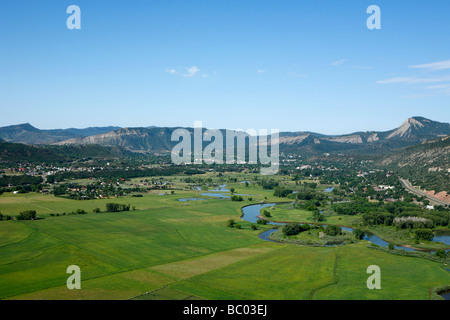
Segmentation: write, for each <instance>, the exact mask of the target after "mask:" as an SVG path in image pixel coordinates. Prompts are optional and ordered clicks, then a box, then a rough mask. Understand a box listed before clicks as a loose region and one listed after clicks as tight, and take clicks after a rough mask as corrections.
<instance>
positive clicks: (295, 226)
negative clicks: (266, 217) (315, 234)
mask: <svg viewBox="0 0 450 320" xmlns="http://www.w3.org/2000/svg"><path fill="white" fill-rule="evenodd" d="M281 231H282V232H283V234H284V235H285V236H294V235H297V234H299V233H300V232H301V231H303V230H302V227H301V225H300V223H297V222H292V223H289V224H285V225H284V226H283V228H281Z"/></svg>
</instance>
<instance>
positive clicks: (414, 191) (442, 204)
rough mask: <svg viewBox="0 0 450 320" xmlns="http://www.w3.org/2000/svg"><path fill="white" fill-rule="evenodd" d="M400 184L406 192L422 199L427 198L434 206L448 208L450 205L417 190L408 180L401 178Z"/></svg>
mask: <svg viewBox="0 0 450 320" xmlns="http://www.w3.org/2000/svg"><path fill="white" fill-rule="evenodd" d="M400 182H401V183H402V185H403V186H404V187H405V188H406V190H408V191H410V192H412V193H414V194H415V195H418V196H421V197H426V198H427V199H428V200H430V202H431V203H432V204H438V205H441V206H448V205H450V203H448V202H445V201H443V200H441V199H438V198H436V197H432V196H430V195H428V194H426V193H425V192H423V191H420V190H417V189H415V188H414V187H413V186H412V185H411V183H410V182H409V181H408V180H405V179H401V178H400Z"/></svg>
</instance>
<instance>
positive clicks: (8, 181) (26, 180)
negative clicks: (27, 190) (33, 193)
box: [0, 174, 44, 187]
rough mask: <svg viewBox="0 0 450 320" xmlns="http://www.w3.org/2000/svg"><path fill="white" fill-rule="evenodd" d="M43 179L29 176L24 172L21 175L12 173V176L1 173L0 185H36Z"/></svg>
mask: <svg viewBox="0 0 450 320" xmlns="http://www.w3.org/2000/svg"><path fill="white" fill-rule="evenodd" d="M43 181H44V180H43V179H42V177H40V176H30V175H26V174H23V175H22V174H21V175H13V176H6V175H3V176H2V177H1V178H0V187H8V186H9V185H12V186H25V185H30V186H36V185H39V184H41V183H42V182H43Z"/></svg>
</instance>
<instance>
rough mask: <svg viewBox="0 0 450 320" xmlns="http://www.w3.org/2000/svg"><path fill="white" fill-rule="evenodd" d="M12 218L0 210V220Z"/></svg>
mask: <svg viewBox="0 0 450 320" xmlns="http://www.w3.org/2000/svg"><path fill="white" fill-rule="evenodd" d="M11 219H12V218H11V216H9V215H4V214H2V213H1V212H0V221H8V220H11Z"/></svg>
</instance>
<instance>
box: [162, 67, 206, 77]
mask: <svg viewBox="0 0 450 320" xmlns="http://www.w3.org/2000/svg"><path fill="white" fill-rule="evenodd" d="M165 71H166V72H168V73H170V74H174V75H175V74H177V75H180V76H182V77H185V78H190V77H192V76H194V75H195V74H197V73H198V72H200V69H199V68H197V67H196V66H192V67H190V68H187V73H179V72H177V71H176V70H175V69H166V70H165Z"/></svg>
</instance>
